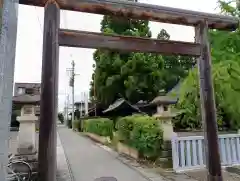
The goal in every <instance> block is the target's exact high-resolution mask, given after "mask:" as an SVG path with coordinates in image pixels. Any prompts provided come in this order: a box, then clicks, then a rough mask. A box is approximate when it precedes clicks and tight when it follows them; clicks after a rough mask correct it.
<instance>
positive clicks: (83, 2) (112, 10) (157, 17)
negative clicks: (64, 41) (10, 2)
mask: <svg viewBox="0 0 240 181" xmlns="http://www.w3.org/2000/svg"><path fill="white" fill-rule="evenodd" d="M46 1H47V0H19V3H20V4H26V5H34V6H44V4H45V2H46ZM57 2H58V4H59V6H60V8H61V9H65V10H72V11H81V12H86V13H94V14H103V15H111V16H118V17H126V18H134V19H144V20H152V21H157V22H164V23H172V24H181V25H189V26H196V25H197V24H198V23H199V22H200V21H203V20H206V21H207V22H208V27H209V28H213V29H222V30H235V29H236V28H237V27H238V19H237V18H234V17H230V16H222V15H216V14H210V13H203V12H196V11H190V10H184V9H178V8H171V7H165V6H158V5H150V4H144V3H136V2H130V1H119V0H57Z"/></svg>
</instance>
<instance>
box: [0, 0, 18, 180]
mask: <svg viewBox="0 0 240 181" xmlns="http://www.w3.org/2000/svg"><path fill="white" fill-rule="evenodd" d="M17 15H18V0H0V145H1V146H0V180H1V181H5V180H7V179H6V174H7V172H6V166H7V163H8V152H9V150H8V142H7V140H8V137H9V124H10V121H11V112H12V95H13V94H12V93H13V77H14V63H15V48H16V37H17Z"/></svg>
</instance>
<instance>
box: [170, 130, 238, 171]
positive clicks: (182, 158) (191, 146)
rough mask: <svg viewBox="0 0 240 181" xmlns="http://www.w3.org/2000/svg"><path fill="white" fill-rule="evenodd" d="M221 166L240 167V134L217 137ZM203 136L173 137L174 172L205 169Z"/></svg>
mask: <svg viewBox="0 0 240 181" xmlns="http://www.w3.org/2000/svg"><path fill="white" fill-rule="evenodd" d="M218 138H219V149H220V157H221V164H222V166H234V165H240V134H226V135H220V136H219V137H218ZM204 147H205V146H204V138H203V136H188V137H175V138H173V139H172V159H173V169H174V170H175V171H176V172H182V171H188V170H194V169H201V168H204V167H205V163H206V162H205V150H204Z"/></svg>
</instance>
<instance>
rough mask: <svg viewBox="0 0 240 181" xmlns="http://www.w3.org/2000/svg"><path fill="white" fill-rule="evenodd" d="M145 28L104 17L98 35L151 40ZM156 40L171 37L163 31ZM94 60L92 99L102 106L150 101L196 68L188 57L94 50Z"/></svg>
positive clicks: (142, 23)
mask: <svg viewBox="0 0 240 181" xmlns="http://www.w3.org/2000/svg"><path fill="white" fill-rule="evenodd" d="M148 24H149V22H148V21H145V20H133V19H123V18H120V17H110V16H104V17H103V20H102V22H101V32H103V33H106V34H120V35H131V36H137V37H149V38H150V37H151V31H150V29H149V26H148ZM157 38H158V39H165V40H168V39H169V38H170V35H169V34H168V33H167V32H166V31H165V30H164V29H162V30H161V31H160V33H159V34H158V37H157ZM94 60H95V65H94V66H95V71H94V73H93V75H92V79H93V81H92V82H91V96H94V95H95V96H96V97H95V98H96V99H97V100H96V101H97V102H98V103H101V104H102V105H103V106H108V105H109V104H111V103H112V102H114V101H115V100H116V99H118V98H120V97H124V98H125V99H127V100H129V101H130V102H131V103H136V102H138V101H140V100H147V101H150V100H152V99H153V98H154V97H156V96H158V95H159V94H161V92H167V91H168V90H170V89H172V88H173V87H174V86H175V85H176V84H177V83H178V81H179V80H180V79H181V78H182V77H185V76H186V75H187V74H188V70H189V68H191V67H192V66H193V65H194V64H195V61H194V59H192V58H189V57H181V56H161V55H157V54H153V53H120V52H118V51H112V50H105V49H98V50H96V51H95V53H94ZM94 82H95V86H94ZM94 91H95V93H94Z"/></svg>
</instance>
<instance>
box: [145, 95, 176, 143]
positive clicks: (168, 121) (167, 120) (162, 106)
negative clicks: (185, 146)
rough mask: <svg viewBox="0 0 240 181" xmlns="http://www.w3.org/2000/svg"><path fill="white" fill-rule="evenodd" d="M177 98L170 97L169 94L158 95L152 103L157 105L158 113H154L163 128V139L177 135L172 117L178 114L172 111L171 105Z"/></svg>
mask: <svg viewBox="0 0 240 181" xmlns="http://www.w3.org/2000/svg"><path fill="white" fill-rule="evenodd" d="M176 103H177V99H174V98H171V97H168V96H158V97H156V98H155V99H153V101H152V102H151V103H150V104H151V105H155V106H156V109H157V110H156V113H155V114H153V117H156V118H157V119H158V120H159V124H160V125H161V127H162V129H163V139H164V140H165V141H167V140H169V141H170V140H171V139H172V137H173V136H176V133H174V131H173V125H172V118H173V117H175V116H176V115H177V113H174V112H172V111H171V108H170V105H171V104H176Z"/></svg>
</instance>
